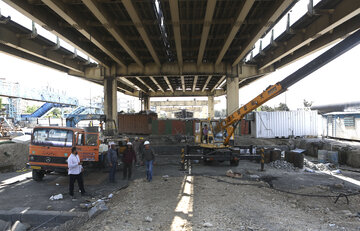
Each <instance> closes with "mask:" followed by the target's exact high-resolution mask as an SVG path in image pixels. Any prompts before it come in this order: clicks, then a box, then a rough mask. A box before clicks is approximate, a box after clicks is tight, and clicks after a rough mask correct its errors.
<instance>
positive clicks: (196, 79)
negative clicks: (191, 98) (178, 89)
mask: <svg viewBox="0 0 360 231" xmlns="http://www.w3.org/2000/svg"><path fill="white" fill-rule="evenodd" d="M197 81H198V76H197V75H195V77H194V82H193V87H192V92H194V91H195V89H196V84H197Z"/></svg>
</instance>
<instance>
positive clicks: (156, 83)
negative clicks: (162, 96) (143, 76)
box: [149, 76, 165, 92]
mask: <svg viewBox="0 0 360 231" xmlns="http://www.w3.org/2000/svg"><path fill="white" fill-rule="evenodd" d="M149 78H150V79H151V81H153V82H154V84H155V85H156V86H157V87H158V88H159V89H160V91H162V92H165V91H164V89H163V88H162V87H161V86H160V84H159V83H158V81H156V79H155V78H154V77H153V76H149Z"/></svg>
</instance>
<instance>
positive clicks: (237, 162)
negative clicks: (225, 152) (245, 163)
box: [230, 159, 239, 166]
mask: <svg viewBox="0 0 360 231" xmlns="http://www.w3.org/2000/svg"><path fill="white" fill-rule="evenodd" d="M230 165H231V166H238V165H239V160H234V159H232V160H230Z"/></svg>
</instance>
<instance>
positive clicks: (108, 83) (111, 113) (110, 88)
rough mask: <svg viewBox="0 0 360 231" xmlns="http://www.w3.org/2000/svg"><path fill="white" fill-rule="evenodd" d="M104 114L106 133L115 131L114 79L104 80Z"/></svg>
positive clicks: (115, 90)
mask: <svg viewBox="0 0 360 231" xmlns="http://www.w3.org/2000/svg"><path fill="white" fill-rule="evenodd" d="M104 112H105V115H106V120H108V122H107V123H106V128H105V129H107V130H108V131H111V130H113V129H115V127H114V123H113V122H111V121H112V120H113V121H115V123H116V126H117V125H118V119H117V82H116V78H115V77H105V78H104Z"/></svg>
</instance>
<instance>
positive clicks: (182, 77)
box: [180, 75, 186, 92]
mask: <svg viewBox="0 0 360 231" xmlns="http://www.w3.org/2000/svg"><path fill="white" fill-rule="evenodd" d="M180 78H181V87H182V91H183V92H185V91H186V88H185V78H184V76H183V75H182V76H181V77H180Z"/></svg>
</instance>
